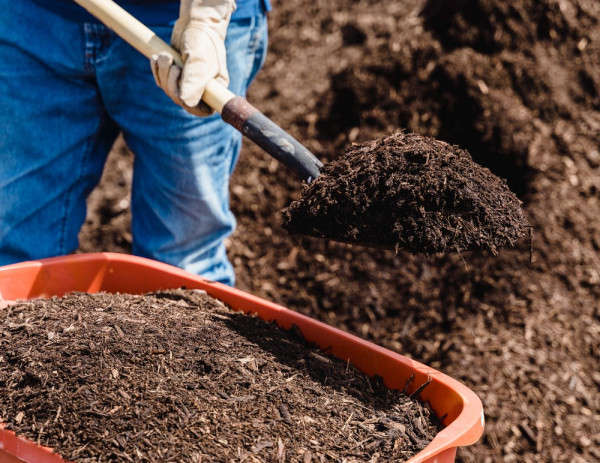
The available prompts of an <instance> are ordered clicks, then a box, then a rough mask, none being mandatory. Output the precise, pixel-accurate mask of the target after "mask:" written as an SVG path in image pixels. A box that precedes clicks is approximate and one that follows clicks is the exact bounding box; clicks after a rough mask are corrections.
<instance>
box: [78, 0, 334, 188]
mask: <svg viewBox="0 0 600 463" xmlns="http://www.w3.org/2000/svg"><path fill="white" fill-rule="evenodd" d="M75 2H76V3H78V4H79V5H80V6H82V7H83V8H85V9H86V10H87V11H89V12H90V13H91V14H92V16H95V17H96V18H98V19H99V20H100V21H101V22H102V23H103V24H105V25H106V26H108V27H109V28H111V29H112V30H113V31H114V32H115V33H116V34H117V35H118V36H119V37H121V38H122V39H123V40H125V41H126V42H127V43H129V44H130V45H131V46H132V47H134V48H135V49H136V50H138V51H139V52H140V53H142V54H143V55H144V56H146V57H147V58H150V57H151V56H152V55H157V54H159V53H161V52H167V53H169V54H171V55H172V56H173V58H174V60H175V63H176V64H177V65H178V66H180V67H183V61H182V59H181V55H180V54H179V53H178V52H177V51H176V50H175V49H174V48H172V47H170V46H169V45H167V44H166V43H165V42H164V41H163V40H162V39H161V38H160V37H158V36H157V35H156V34H155V33H154V32H152V31H151V30H150V29H149V28H148V27H146V26H145V25H144V24H142V23H141V22H140V21H138V20H137V19H136V18H135V17H133V16H132V15H131V14H129V13H128V12H127V11H125V10H124V9H123V8H121V7H120V6H119V5H117V4H116V3H115V2H113V1H112V0H75ZM202 101H203V102H204V103H206V104H207V105H208V106H210V107H211V108H212V109H214V110H215V111H217V112H219V113H220V114H221V116H222V117H223V120H224V121H225V122H227V123H228V124H231V125H232V126H233V127H235V128H236V129H237V130H239V131H240V132H241V133H242V134H243V135H245V136H246V137H247V138H249V139H250V140H252V141H253V142H254V143H256V144H257V145H258V146H260V147H261V148H262V149H264V150H265V151H266V152H267V153H269V154H270V155H271V156H273V157H274V158H275V159H277V160H278V161H280V162H281V163H283V164H284V165H286V166H287V167H289V168H290V169H292V170H293V171H294V172H296V173H297V174H298V175H299V176H300V177H301V178H302V179H303V180H305V181H307V182H309V183H310V182H311V181H312V180H314V179H315V178H316V177H318V176H319V173H320V169H321V167H323V164H322V163H321V161H319V160H318V159H317V158H316V157H315V156H314V155H313V154H312V153H311V152H310V151H308V150H307V149H306V148H305V147H304V146H302V144H301V143H300V142H298V140H296V139H295V138H293V137H292V136H291V135H290V134H288V133H287V132H285V131H284V130H283V129H282V128H281V127H279V126H278V125H277V124H275V123H274V122H273V121H271V120H270V119H269V118H267V117H266V116H265V115H264V114H262V113H261V112H260V111H259V110H258V109H256V108H255V107H254V106H252V105H251V104H250V103H249V102H248V101H246V100H245V99H244V98H242V97H239V96H236V95H235V94H234V93H232V92H231V91H229V90H228V89H227V88H226V87H224V86H223V85H221V84H220V83H219V82H217V81H216V80H214V79H213V80H212V81H210V83H209V84H208V86H207V87H206V90H205V91H204V95H203V96H202Z"/></svg>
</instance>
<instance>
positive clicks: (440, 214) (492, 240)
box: [283, 133, 528, 254]
mask: <svg viewBox="0 0 600 463" xmlns="http://www.w3.org/2000/svg"><path fill="white" fill-rule="evenodd" d="M527 226H528V223H527V220H526V219H525V217H524V216H523V212H522V211H521V202H520V201H519V200H518V199H517V197H516V196H515V195H514V194H513V193H512V192H511V191H510V190H509V189H508V187H507V186H506V182H505V181H503V180H501V179H500V178H498V177H497V176H495V175H493V174H492V173H491V172H490V171H489V170H488V169H485V168H482V167H481V166H480V165H478V164H476V163H474V162H473V160H472V159H471V156H470V155H469V153H467V152H466V151H465V150H462V149H460V148H459V147H457V146H451V145H449V144H448V143H445V142H443V141H439V140H434V139H432V138H428V137H423V136H421V135H418V134H415V133H408V134H407V133H397V134H394V135H390V136H388V137H385V138H383V139H380V140H374V141H369V142H364V143H360V144H354V145H352V146H351V147H349V148H348V149H347V150H346V152H345V154H343V155H341V156H340V157H338V158H336V159H334V160H333V161H331V162H330V163H328V164H326V165H325V167H324V168H323V169H322V173H321V175H320V176H319V177H318V178H317V179H316V180H314V181H313V182H312V183H311V184H310V185H308V186H307V187H306V188H305V190H304V191H303V194H302V197H301V198H300V199H299V200H297V201H294V202H292V204H291V205H290V206H289V207H288V208H286V209H285V210H284V211H283V228H285V229H286V230H287V231H288V232H290V233H292V234H303V235H310V236H315V237H318V238H327V239H331V240H334V241H341V242H349V243H357V244H364V245H376V246H383V247H387V248H391V249H395V250H396V252H397V253H398V252H400V251H401V250H405V251H410V252H412V253H415V254H418V253H424V254H433V253H437V252H448V251H458V252H460V251H466V250H472V249H489V250H491V251H492V252H493V253H494V254H495V253H496V252H497V249H498V248H500V247H502V246H504V245H507V244H509V245H512V244H514V243H515V241H517V240H518V239H519V238H521V237H522V236H523V235H524V232H525V229H526V227H527Z"/></svg>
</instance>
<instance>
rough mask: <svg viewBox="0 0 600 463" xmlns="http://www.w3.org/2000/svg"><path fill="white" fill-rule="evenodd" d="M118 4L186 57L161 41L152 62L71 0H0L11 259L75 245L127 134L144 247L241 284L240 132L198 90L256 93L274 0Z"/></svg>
mask: <svg viewBox="0 0 600 463" xmlns="http://www.w3.org/2000/svg"><path fill="white" fill-rule="evenodd" d="M117 3H119V4H120V5H121V6H122V7H123V8H125V9H126V10H127V11H129V12H130V13H131V14H133V15H134V16H135V17H137V18H138V19H139V20H140V21H142V22H143V23H145V24H146V25H148V26H149V27H150V28H151V29H153V30H154V31H155V32H156V33H157V35H159V36H160V37H161V38H162V39H163V40H165V41H167V42H169V41H171V43H172V45H173V46H174V48H176V49H178V50H180V52H181V54H182V56H183V57H184V59H185V64H184V67H183V70H180V69H179V68H177V67H176V66H175V65H173V64H172V60H169V56H165V55H163V54H161V55H160V56H153V57H152V60H151V62H150V63H148V60H147V59H146V58H145V57H143V56H142V55H141V54H140V53H139V52H137V51H135V50H134V49H133V48H132V47H131V46H129V45H128V44H126V43H125V42H124V41H123V40H122V39H120V38H119V37H117V36H116V35H115V34H114V33H113V32H112V31H111V30H110V29H108V28H107V27H106V26H104V25H102V24H101V23H100V22H99V21H97V20H96V19H95V18H93V17H92V16H90V15H89V14H88V13H87V12H86V11H85V10H84V9H83V8H81V7H80V6H79V5H77V4H75V3H74V2H73V1H72V0H19V1H14V0H0V6H1V7H2V13H1V14H0V102H1V105H2V111H0V156H1V159H2V160H1V162H0V265H7V264H11V263H15V262H20V261H26V260H33V259H40V258H45V257H51V256H57V255H64V254H68V253H71V252H73V251H75V250H76V249H77V247H78V234H79V231H80V229H81V226H82V225H83V223H84V221H85V217H86V198H87V196H88V195H89V193H90V192H91V191H92V190H93V188H94V187H95V186H96V185H97V184H98V182H99V180H100V177H101V175H102V170H103V167H104V164H105V161H106V158H107V155H108V153H109V151H110V149H111V147H112V145H113V143H114V141H115V140H116V138H117V136H118V134H119V133H122V134H123V137H124V140H125V142H126V144H127V145H128V147H129V148H130V149H131V151H132V152H133V153H134V156H135V158H134V169H133V182H132V191H131V217H132V224H131V227H132V229H131V231H132V239H133V243H132V252H133V254H135V255H139V256H144V257H148V258H151V259H155V260H158V261H162V262H166V263H169V264H172V265H175V266H178V267H180V268H183V269H185V270H187V271H190V272H192V273H195V274H198V275H202V276H204V277H206V278H208V279H211V280H214V281H219V282H222V283H225V284H229V285H234V282H235V276H234V271H233V268H232V265H231V263H230V262H229V260H228V258H227V254H226V249H225V244H224V240H225V238H226V237H227V236H229V235H230V234H231V233H232V232H233V230H234V227H235V218H234V216H233V214H232V212H231V211H230V208H229V196H228V189H229V179H230V176H231V174H232V171H233V169H234V166H235V164H236V161H237V159H238V156H239V152H240V147H241V135H240V134H239V133H238V132H237V131H235V129H233V128H232V127H231V126H229V125H227V124H226V123H224V122H223V121H222V119H221V117H220V115H218V114H214V113H213V112H212V111H211V110H210V108H208V107H207V106H205V105H203V104H202V103H200V104H199V102H200V100H201V97H202V94H203V91H204V88H205V87H206V85H207V83H208V81H210V80H211V79H212V78H216V79H217V80H219V81H220V82H221V83H224V84H226V85H227V84H229V89H230V90H231V91H232V92H233V93H235V94H237V95H242V96H244V95H245V93H246V90H247V88H248V86H249V85H250V83H251V82H252V80H253V79H254V77H255V75H256V73H257V72H258V71H259V69H260V68H261V67H262V65H263V63H264V59H265V54H266V49H267V40H268V37H267V20H266V13H267V12H268V11H269V10H270V9H271V5H270V4H269V2H268V0H238V1H237V3H236V2H234V1H233V0H182V1H181V2H179V1H176V0H120V1H117ZM173 101H175V103H177V104H173Z"/></svg>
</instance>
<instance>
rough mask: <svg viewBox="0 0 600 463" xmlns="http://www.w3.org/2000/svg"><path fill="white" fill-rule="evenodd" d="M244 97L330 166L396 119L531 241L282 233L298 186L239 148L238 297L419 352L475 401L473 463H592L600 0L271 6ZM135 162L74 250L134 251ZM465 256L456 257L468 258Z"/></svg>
mask: <svg viewBox="0 0 600 463" xmlns="http://www.w3.org/2000/svg"><path fill="white" fill-rule="evenodd" d="M274 7H275V11H274V12H273V14H272V15H271V22H270V30H271V40H270V43H271V48H270V56H269V58H268V60H267V63H266V66H265V69H264V71H263V72H262V73H261V74H260V76H259V78H258V80H257V82H256V83H255V84H254V86H253V87H252V89H251V93H250V96H249V98H250V100H251V101H252V102H253V103H255V104H256V105H257V106H259V107H260V108H261V109H262V110H263V111H264V112H265V113H266V114H267V115H268V116H270V117H272V118H273V119H274V120H275V121H276V122H278V123H279V124H280V125H282V126H283V127H284V128H286V129H287V130H289V131H290V132H291V133H293V134H294V135H295V136H296V137H297V138H298V139H300V140H302V141H303V142H304V143H305V144H306V145H307V146H308V147H309V148H310V149H311V150H312V151H313V152H314V153H315V154H317V155H318V156H319V157H320V158H322V159H323V160H324V161H328V160H331V159H333V158H334V157H335V156H336V155H337V154H341V153H342V152H343V150H344V148H345V147H346V146H348V145H349V144H350V143H351V142H361V141H365V140H370V139H373V138H379V137H382V136H385V135H388V134H390V133H391V132H394V131H396V130H398V129H401V128H406V129H408V130H412V131H415V132H418V133H421V134H423V135H427V136H432V137H435V138H440V139H442V140H445V141H448V142H449V143H453V144H458V145H459V146H461V147H462V148H465V149H467V150H468V151H469V152H470V153H471V155H472V156H473V158H474V159H475V160H476V161H478V162H480V163H481V164H483V165H485V166H487V167H489V168H490V169H491V170H492V171H493V172H495V173H496V174H497V175H500V176H501V177H504V178H506V179H507V181H508V184H509V186H510V187H511V189H512V190H513V191H514V192H515V193H517V194H518V195H519V197H520V199H521V200H522V201H524V209H525V214H526V217H527V219H528V220H529V222H530V223H531V225H532V226H533V227H534V234H535V254H534V259H533V263H532V264H531V265H530V264H529V252H528V244H527V242H526V241H525V240H524V241H522V242H519V243H518V244H517V246H516V247H515V248H514V249H511V248H504V249H502V250H500V252H499V255H498V256H497V257H494V256H492V255H488V254H485V255H484V254H478V253H463V254H462V256H459V255H457V254H448V255H443V256H436V257H432V258H425V257H422V256H421V257H419V256H412V255H409V254H401V255H399V256H395V255H394V252H393V251H372V250H368V249H361V248H353V247H351V246H348V245H342V244H334V243H327V242H323V241H318V240H306V241H305V242H302V241H300V240H298V239H294V238H290V237H289V236H288V235H287V234H286V233H285V232H284V231H283V230H282V229H281V226H280V225H281V216H280V215H279V214H278V211H279V210H280V209H283V208H284V207H286V206H287V205H288V204H289V202H290V201H291V200H293V199H296V198H298V197H299V196H300V191H301V185H300V184H299V182H298V181H297V180H296V179H295V178H294V177H293V176H292V174H290V173H289V172H288V171H285V170H283V169H280V168H279V166H278V165H277V163H276V161H274V160H272V159H270V158H269V157H268V156H267V155H265V154H264V153H262V152H261V151H259V150H258V149H256V148H255V147H253V146H250V145H247V146H246V147H245V151H244V153H243V155H242V158H241V160H240V163H239V165H238V168H237V171H236V175H235V178H234V179H233V182H232V185H231V191H232V207H233V209H234V211H235V213H236V215H237V218H238V221H239V226H238V229H237V231H236V233H235V235H234V236H233V237H232V238H231V240H230V246H229V249H230V257H231V259H232V262H233V263H234V265H235V268H236V270H237V275H238V286H239V287H240V288H242V289H245V290H248V291H250V292H252V293H254V294H256V295H258V296H262V297H264V298H266V299H269V300H273V301H276V302H278V303H281V304H283V305H285V306H287V307H289V308H291V309H294V310H297V311H299V312H302V313H305V314H308V315H310V316H313V317H316V318H318V319H321V320H323V321H325V322H327V323H330V324H333V325H335V326H337V327H340V328H343V329H346V330H348V331H351V332H353V333H356V334H358V335H359V336H362V337H364V338H367V339H370V340H373V341H375V342H377V343H378V344H381V345H384V346H386V347H388V348H390V349H393V350H396V351H399V352H400V353H402V354H405V355H408V356H411V357H414V358H416V359H418V360H419V361H421V362H424V363H426V364H429V365H431V366H432V367H435V368H438V369H440V370H442V371H444V372H445V373H447V374H449V375H451V376H454V377H455V378H457V379H459V380H461V381H463V382H464V383H465V384H467V385H468V386H469V387H470V388H472V389H473V390H474V391H475V392H476V393H477V394H478V395H479V396H480V397H481V399H482V401H483V404H484V407H485V412H486V417H487V424H486V432H485V434H484V437H483V438H482V439H481V440H480V441H479V442H478V443H477V444H476V445H474V446H472V447H469V448H465V449H461V450H460V451H459V459H460V461H465V462H497V461H507V462H512V461H515V462H517V461H518V462H539V461H559V462H563V461H564V462H584V461H587V462H591V461H598V460H599V459H600V392H599V388H600V373H598V370H599V369H598V365H599V359H600V346H599V339H600V302H599V301H600V219H599V217H600V203H599V200H600V172H599V167H600V150H599V146H600V25H599V19H598V18H600V4H599V3H598V2H597V1H596V0H560V1H559V0H541V1H540V0H515V1H512V2H504V1H502V0H461V1H450V0H448V1H439V0H436V1H433V0H432V1H425V0H407V1H403V2H385V1H375V0H370V1H366V0H362V1H350V0H340V1H338V2H330V1H325V0H310V1H309V0H297V1H285V2H284V1H274ZM130 166H131V156H130V155H129V154H127V153H126V152H125V151H124V150H123V148H122V146H119V147H117V148H116V149H115V150H114V152H113V155H112V157H111V161H110V164H109V167H108V169H107V172H106V176H105V178H104V181H103V184H102V186H101V188H100V189H99V190H98V191H97V192H96V193H95V194H94V197H93V198H92V200H91V202H90V205H91V210H90V214H89V219H88V224H87V226H86V228H85V230H84V232H83V233H82V243H81V250H84V251H101V250H105V251H108V250H114V251H124V252H127V251H128V250H129V249H130V242H131V236H130V234H129V229H128V209H127V207H128V199H127V198H128V185H129V182H130V175H131V168H130ZM463 259H464V261H463Z"/></svg>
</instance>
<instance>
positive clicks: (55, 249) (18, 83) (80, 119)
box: [0, 0, 117, 265]
mask: <svg viewBox="0 0 600 463" xmlns="http://www.w3.org/2000/svg"><path fill="white" fill-rule="evenodd" d="M0 8H1V9H2V14H1V15H0V102H1V103H0V104H1V107H2V110H1V111H0V157H1V161H0V265H5V264H10V263H14V262H19V261H24V260H30V259H38V258H43V257H50V256H55V255H61V254H67V253H69V252H71V251H73V250H75V249H76V248H77V235H78V232H79V229H80V228H81V225H82V224H83V222H84V220H85V214H86V196H87V194H88V193H89V192H90V191H91V189H92V188H93V187H94V186H95V185H96V184H97V182H98V180H99V178H100V175H101V173H102V166H103V164H104V161H105V159H106V154H107V153H108V150H109V148H110V145H111V144H112V140H114V137H115V136H116V134H117V130H116V126H115V125H114V123H113V122H112V121H111V120H110V119H109V118H108V117H107V115H106V113H105V112H104V111H103V108H102V105H101V103H100V98H99V95H98V89H97V88H96V86H95V83H94V80H93V78H92V70H91V69H90V66H89V62H88V61H87V59H86V56H88V57H89V55H86V54H89V53H90V52H91V51H92V48H93V44H91V43H90V42H89V40H88V39H89V38H86V34H85V31H84V29H83V28H82V27H81V25H78V24H76V23H72V22H69V21H66V20H64V19H63V18H62V17H60V16H58V15H55V14H52V13H50V12H48V11H46V10H45V9H42V8H40V7H38V6H37V5H36V4H34V3H33V2H31V1H30V0H19V1H14V0H0Z"/></svg>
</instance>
